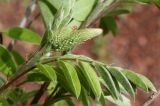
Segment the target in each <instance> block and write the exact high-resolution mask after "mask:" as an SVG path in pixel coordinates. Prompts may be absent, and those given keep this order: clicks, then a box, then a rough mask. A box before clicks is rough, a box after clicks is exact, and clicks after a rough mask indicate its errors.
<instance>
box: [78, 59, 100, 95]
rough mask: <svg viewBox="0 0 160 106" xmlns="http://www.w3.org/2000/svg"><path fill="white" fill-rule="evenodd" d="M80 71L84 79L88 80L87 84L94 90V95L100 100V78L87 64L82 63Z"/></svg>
mask: <svg viewBox="0 0 160 106" xmlns="http://www.w3.org/2000/svg"><path fill="white" fill-rule="evenodd" d="M80 71H81V72H82V73H83V75H84V77H85V78H86V79H87V82H88V84H89V86H90V88H91V89H92V91H93V93H94V95H95V96H96V97H97V98H100V96H101V93H102V89H101V86H100V83H99V80H98V76H97V75H96V72H95V71H94V69H93V68H92V67H91V66H90V64H88V63H87V62H80Z"/></svg>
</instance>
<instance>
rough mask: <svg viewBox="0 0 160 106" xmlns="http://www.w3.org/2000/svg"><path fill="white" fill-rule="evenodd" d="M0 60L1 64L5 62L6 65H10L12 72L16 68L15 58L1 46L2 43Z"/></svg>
mask: <svg viewBox="0 0 160 106" xmlns="http://www.w3.org/2000/svg"><path fill="white" fill-rule="evenodd" d="M0 61H1V62H2V63H3V64H6V65H7V67H11V68H12V70H11V71H12V72H14V71H15V69H16V64H15V60H14V59H13V57H12V55H11V54H10V52H9V51H8V50H7V49H6V48H5V47H3V46H2V45H0Z"/></svg>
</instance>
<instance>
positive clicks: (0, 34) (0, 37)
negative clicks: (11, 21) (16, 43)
mask: <svg viewBox="0 0 160 106" xmlns="http://www.w3.org/2000/svg"><path fill="white" fill-rule="evenodd" d="M0 44H3V36H2V33H1V32H0Z"/></svg>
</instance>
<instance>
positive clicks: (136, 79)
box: [122, 70, 148, 91]
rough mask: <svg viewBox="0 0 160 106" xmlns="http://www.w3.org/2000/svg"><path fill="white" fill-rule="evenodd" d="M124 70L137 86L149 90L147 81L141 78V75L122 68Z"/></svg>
mask: <svg viewBox="0 0 160 106" xmlns="http://www.w3.org/2000/svg"><path fill="white" fill-rule="evenodd" d="M122 72H123V73H124V74H125V76H126V77H127V78H128V79H129V80H130V81H131V82H132V83H134V84H135V85H136V86H138V87H139V88H142V89H143V90H145V91H148V88H147V86H146V84H145V82H144V81H143V80H142V79H141V78H140V76H139V75H138V74H136V73H134V72H132V71H129V70H122Z"/></svg>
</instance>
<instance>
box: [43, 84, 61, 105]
mask: <svg viewBox="0 0 160 106" xmlns="http://www.w3.org/2000/svg"><path fill="white" fill-rule="evenodd" d="M58 88H59V85H58V84H57V85H56V87H55V89H54V90H53V92H52V93H51V94H50V95H49V96H48V97H47V99H46V100H45V103H44V106H47V105H48V104H49V103H50V100H51V99H52V97H53V96H54V95H55V93H56V91H57V90H58Z"/></svg>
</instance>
